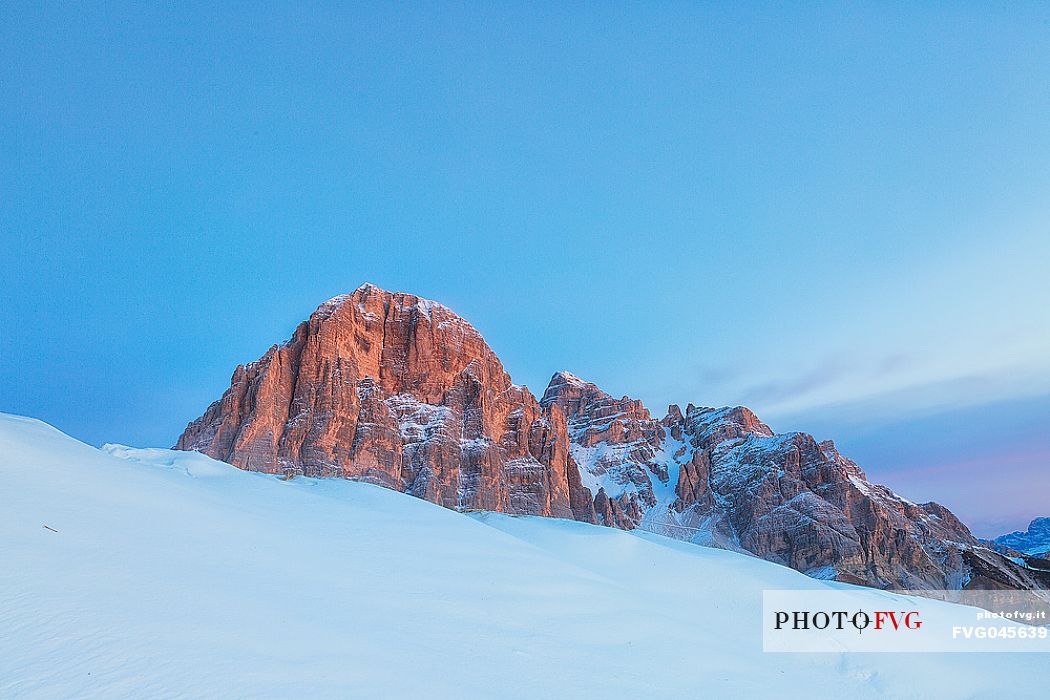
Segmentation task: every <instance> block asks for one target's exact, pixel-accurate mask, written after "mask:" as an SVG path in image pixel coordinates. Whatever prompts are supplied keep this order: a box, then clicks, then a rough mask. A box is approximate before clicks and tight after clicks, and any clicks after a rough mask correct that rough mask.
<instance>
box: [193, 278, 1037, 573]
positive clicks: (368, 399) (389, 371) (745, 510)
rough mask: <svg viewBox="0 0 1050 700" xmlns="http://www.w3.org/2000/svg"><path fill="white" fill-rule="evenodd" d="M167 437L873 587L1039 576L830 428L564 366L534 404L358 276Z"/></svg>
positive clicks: (490, 358) (449, 335) (483, 360)
mask: <svg viewBox="0 0 1050 700" xmlns="http://www.w3.org/2000/svg"><path fill="white" fill-rule="evenodd" d="M176 447H177V448H178V449H184V450H199V451H201V452H204V453H205V454H208V455H210V456H212V457H215V458H217V459H221V460H224V461H226V462H229V463H231V464H234V465H236V466H238V467H241V468H243V469H249V470H253V471H261V472H268V473H275V474H287V475H298V474H303V475H308V476H315V477H343V478H348V479H358V480H363V481H369V482H372V483H376V484H381V485H383V486H386V487H389V488H393V489H397V490H399V491H404V492H406V493H409V494H412V495H414V496H417V497H419V498H423V499H426V500H428V501H432V502H434V503H438V504H440V505H443V506H445V507H448V508H456V509H460V510H493V511H503V512H507V513H515V514H529V515H542V516H550V517H561V518H575V519H578V520H582V521H586V522H591V523H599V524H603V525H608V526H612V527H619V528H625V529H630V528H635V527H640V528H644V529H647V530H651V531H655V532H658V533H662V534H666V535H669V536H672V537H676V538H679V539H683V540H689V541H692V542H696V543H699V544H708V545H713V546H718V547H725V548H729V549H734V550H739V551H746V552H750V553H753V554H755V555H757V556H760V557H763V558H765V559H769V560H772V561H775V562H779V563H782V564H785V565H787V566H790V567H793V568H795V569H798V570H800V571H803V572H806V573H809V574H810V575H813V576H817V577H822V578H836V579H838V580H841V581H848V582H855V583H863V584H867V585H871V586H878V587H897V588H911V589H958V588H962V587H964V586H967V585H970V584H971V583H974V585H976V583H975V582H980V583H981V584H982V585H985V584H987V585H992V584H993V583H995V584H996V585H999V584H1002V585H1016V586H1019V587H1039V584H1038V582H1036V581H1034V580H1033V579H1031V576H1032V575H1033V574H1032V573H1031V572H1030V571H1028V570H1027V569H1026V568H1025V567H1024V566H1022V565H1018V564H1017V563H1015V562H1012V561H1011V560H1010V559H1009V558H1007V557H1005V556H1003V555H1001V554H999V553H996V552H994V551H992V550H990V549H987V548H984V547H982V546H981V544H980V543H979V542H977V541H976V540H975V539H974V538H973V536H972V535H971V534H970V532H969V530H968V529H967V528H966V527H965V526H964V525H963V524H962V523H961V522H959V520H958V519H957V518H955V516H954V515H952V514H951V513H950V512H949V511H948V510H947V509H945V508H943V507H942V506H939V505H937V504H936V503H926V504H921V505H920V504H915V503H912V502H910V501H908V500H906V499H904V498H901V497H900V496H898V495H896V494H895V493H893V492H892V491H890V490H889V489H887V488H885V487H883V486H876V485H874V484H871V483H870V482H868V480H867V478H866V477H865V475H864V473H863V471H861V469H860V468H859V467H858V466H857V465H856V464H855V463H854V462H852V461H850V460H849V459H847V458H845V457H843V456H842V455H840V454H839V452H838V450H837V449H836V448H835V446H834V444H833V443H831V442H830V441H825V442H819V443H818V442H817V441H816V440H815V439H814V438H813V437H811V436H810V435H807V434H805V433H787V434H783V435H777V434H774V433H773V431H772V430H770V428H769V427H768V426H767V425H766V424H764V423H763V422H762V421H760V420H759V419H758V417H757V416H755V414H754V413H752V412H751V411H750V410H748V409H747V408H743V407H735V408H718V409H715V408H702V407H696V406H693V405H691V404H690V405H689V406H688V407H687V408H686V410H685V411H684V412H683V411H682V410H681V409H680V408H679V407H678V406H671V407H669V409H668V412H667V415H666V416H664V417H663V418H662V419H660V420H656V419H654V418H653V417H652V416H651V415H650V413H649V411H648V410H647V409H646V408H645V407H644V406H643V405H642V404H641V402H639V401H636V400H633V399H630V398H628V397H626V396H625V397H622V398H619V399H617V398H614V397H612V396H610V395H609V394H607V393H605V392H604V391H602V390H601V389H599V388H598V387H597V386H595V385H594V384H591V383H589V382H585V381H583V380H581V379H579V378H578V377H576V376H574V375H572V374H569V373H567V372H561V373H558V374H556V375H554V377H553V378H552V380H551V382H550V385H549V386H548V387H547V390H546V391H545V393H544V395H543V398H542V400H541V401H537V400H536V398H535V397H534V396H533V395H532V394H531V393H530V392H529V390H528V389H526V388H525V387H523V386H518V385H515V384H513V383H512V382H511V380H510V377H509V376H508V375H507V373H506V371H504V369H503V366H502V364H501V363H500V361H499V359H498V358H497V357H496V355H495V353H493V351H492V350H491V348H489V346H488V345H487V344H486V343H485V341H484V340H483V339H482V337H481V335H480V334H479V333H478V332H477V331H476V330H475V329H474V328H473V326H471V325H470V324H469V323H467V322H466V321H465V320H463V319H462V318H460V317H459V316H457V315H456V314H454V313H453V312H452V311H450V310H449V309H447V308H446V307H444V306H442V305H441V304H438V303H436V302H432V301H428V300H425V299H421V298H419V297H416V296H413V295H410V294H400V293H391V292H387V291H384V290H381V289H379V288H377V287H374V286H372V285H364V286H362V287H360V288H359V289H358V290H356V291H355V292H354V293H353V294H350V295H344V296H340V297H336V298H334V299H331V300H329V301H327V302H325V303H324V304H322V305H321V306H320V307H319V308H318V309H317V310H316V311H315V312H314V313H313V314H312V315H311V316H310V318H309V319H308V320H307V321H304V322H303V323H302V324H300V325H299V327H298V328H296V330H295V332H294V334H293V335H292V337H291V339H290V340H288V341H287V342H286V343H284V344H283V345H279V346H274V347H272V348H270V350H269V351H267V352H266V354H265V355H263V357H262V358H260V359H259V360H257V361H256V362H253V363H251V364H248V365H246V366H241V367H238V368H237V369H236V371H235V372H234V374H233V379H232V382H231V386H230V388H229V389H228V390H227V391H226V393H225V394H224V395H223V396H222V398H221V399H220V400H219V401H216V402H215V403H214V404H212V405H211V406H210V407H209V408H208V409H207V411H206V412H205V413H204V415H203V416H201V417H200V418H198V419H197V420H195V421H193V422H192V423H191V424H190V425H189V426H188V427H187V428H186V431H185V432H184V433H183V435H182V436H181V437H180V438H179V441H178V444H177V445H176ZM1033 525H1034V524H1033ZM1015 534H1017V533H1015ZM1003 582H1007V583H1003Z"/></svg>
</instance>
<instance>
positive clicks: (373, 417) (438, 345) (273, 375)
mask: <svg viewBox="0 0 1050 700" xmlns="http://www.w3.org/2000/svg"><path fill="white" fill-rule="evenodd" d="M176 448H177V449H180V450H197V451H200V452H203V453H204V454H207V455H210V456H212V457H215V458H216V459H220V460H223V461H225V462H229V463H230V464H233V465H235V466H238V467H241V468H242V469H248V470H251V471H260V472H266V473H271V474H286V475H289V476H291V475H306V476H339V477H344V478H348V479H359V480H362V481H368V482H370V483H375V484H379V485H382V486H387V487H389V488H393V489H396V490H398V491H404V492H406V493H409V494H412V495H413V496H418V497H419V498H423V499H425V500H428V501H431V502H434V503H437V504H440V505H443V506H445V507H447V508H458V509H465V510H490V511H500V512H507V513H515V514H522V515H546V516H552V517H560V518H575V519H578V520H584V521H588V522H592V521H593V520H594V516H593V512H592V507H591V498H590V495H589V494H587V493H586V491H585V490H584V489H583V488H582V486H581V482H580V474H579V470H578V469H577V468H576V465H575V463H574V462H573V461H572V459H571V458H570V457H569V441H568V437H567V434H566V423H565V417H564V416H563V415H562V413H561V411H560V410H559V409H558V408H556V407H553V408H552V407H548V408H544V407H542V406H540V404H539V402H538V401H537V400H536V398H535V397H534V396H533V395H532V394H531V393H530V392H529V390H528V389H526V388H525V387H522V386H518V385H516V384H513V383H512V382H511V380H510V377H509V376H508V375H507V373H506V371H504V369H503V365H502V364H500V361H499V359H498V358H497V357H496V355H495V353H493V352H492V350H491V348H489V346H488V345H487V344H486V343H485V341H484V340H483V339H482V337H481V335H480V334H479V333H478V332H477V331H476V330H475V329H474V327H473V326H471V325H470V324H469V323H467V322H466V321H464V320H463V319H462V318H460V317H459V316H457V315H456V314H454V313H452V312H451V311H450V310H449V309H447V308H446V307H444V306H442V305H441V304H438V303H436V302H433V301H429V300H425V299H420V298H419V297H416V296H413V295H410V294H394V293H391V292H386V291H383V290H381V289H379V288H378V287H375V286H372V285H369V284H366V285H363V286H361V287H360V288H358V289H357V290H356V291H355V292H354V293H353V294H350V295H345V296H340V297H336V298H334V299H331V300H329V301H327V302H325V303H324V304H322V305H321V306H320V307H319V308H318V309H317V311H315V312H314V313H313V315H311V316H310V318H309V319H308V320H307V321H304V322H303V323H302V324H300V325H299V327H298V328H297V329H296V330H295V333H294V334H293V335H292V338H291V339H290V340H289V341H288V342H286V343H284V344H283V345H280V346H277V345H275V346H273V347H272V348H270V350H269V351H268V352H267V353H266V354H265V355H263V357H262V358H260V359H259V360H258V361H256V362H253V363H251V364H249V365H247V366H243V367H238V368H237V370H236V371H235V372H234V375H233V381H232V384H231V386H230V388H229V389H228V390H227V391H226V393H225V394H224V395H223V397H222V398H221V399H220V400H219V401H217V402H216V403H214V404H212V405H211V407H210V408H208V410H207V411H206V412H205V413H204V415H203V416H201V417H200V418H199V419H197V420H196V421H194V422H193V423H191V424H190V425H189V427H187V428H186V431H185V432H184V433H183V434H182V437H180V438H179V441H178V444H177V445H176Z"/></svg>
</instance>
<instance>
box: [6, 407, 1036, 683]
mask: <svg viewBox="0 0 1050 700" xmlns="http://www.w3.org/2000/svg"><path fill="white" fill-rule="evenodd" d="M0 504H2V507H0V533H2V535H3V537H2V540H0V547H2V550H0V600H2V601H3V603H2V606H0V697H4V698H22V697H27V698H54V697H78V698H81V697H89V698H90V697H97V698H160V697H163V698H175V697H194V698H201V697H252V698H265V697H310V698H327V697H393V698H398V697H428V698H433V697H437V698H492V697H500V698H526V697H551V698H609V697H640V698H650V697H654V698H655V697H674V698H692V697H729V698H733V697H770V696H771V695H772V694H776V695H779V696H781V697H806V698H823V697H828V698H830V697H843V696H846V697H850V698H869V697H892V698H906V697H916V698H918V697H923V698H929V697H937V698H971V697H972V698H995V697H1003V696H1004V695H1005V694H1006V692H1007V691H1008V692H1009V693H1011V695H1010V696H1011V697H1032V698H1035V697H1044V696H1045V680H1042V679H1040V678H1039V676H1040V675H1041V674H1045V670H1046V668H1047V659H1048V658H1050V657H1047V656H1046V655H1044V654H1018V655H1013V654H987V655H981V654H919V655H905V654H866V655H860V654H764V653H763V652H762V651H761V635H760V632H759V629H760V623H759V617H760V614H761V593H762V590H763V589H768V588H810V589H812V588H817V589H819V588H821V587H824V586H831V585H834V586H835V588H836V589H837V590H845V589H848V588H849V587H845V586H844V585H842V584H825V583H822V582H819V581H814V580H812V579H809V578H807V577H805V576H803V575H802V574H799V573H797V572H794V571H792V570H790V569H787V568H784V567H780V566H777V565H774V564H770V563H768V562H764V561H761V560H759V559H756V558H752V557H748V556H744V555H740V554H736V553H732V552H728V551H723V550H714V549H707V548H703V547H696V546H693V545H688V544H684V543H681V542H676V541H673V540H668V539H664V538H661V537H658V536H655V535H649V534H635V533H630V532H623V531H619V530H614V529H609V528H601V527H595V526H590V525H585V524H581V523H576V522H569V521H561V520H554V519H544V518H512V517H507V516H500V515H495V514H481V515H472V516H468V515H464V514H459V513H456V512H453V511H450V510H446V509H443V508H441V507H438V506H436V505H433V504H431V503H428V502H426V501H422V500H418V499H415V498H412V497H409V496H406V495H404V494H401V493H397V492H395V491H390V490H386V489H382V488H379V487H375V486H370V485H367V484H362V483H354V482H348V481H343V480H334V479H333V480H312V479H303V478H297V479H293V480H291V481H281V480H279V479H277V478H275V477H273V476H267V475H262V474H255V473H249V472H243V471H240V470H237V469H235V468H233V467H230V466H228V465H225V464H222V463H220V462H215V461H213V460H211V459H208V458H206V457H203V456H201V455H197V454H194V453H185V452H171V451H168V450H134V449H130V448H121V447H115V446H114V447H109V448H107V450H106V451H102V450H96V449H94V448H91V447H88V446H87V445H84V444H82V443H79V442H76V441H75V440H72V439H71V438H69V437H67V436H65V435H63V434H61V433H60V432H58V431H57V430H55V429H54V428H51V427H50V426H47V425H45V424H43V423H40V422H38V421H34V420H31V419H26V418H19V417H15V416H8V415H5V414H0ZM45 525H46V526H47V527H48V528H52V529H53V530H56V531H57V532H54V531H52V530H51V529H47V528H45ZM850 590H855V595H856V596H858V601H864V600H870V599H871V597H872V596H877V597H879V600H880V601H886V600H888V599H891V598H893V596H891V595H890V594H887V593H884V592H880V591H872V590H868V589H850ZM910 604H912V605H914V604H916V603H915V602H914V601H913V600H912V601H910ZM917 604H918V605H920V606H922V607H923V609H924V610H929V611H930V614H931V615H933V614H937V613H938V611H939V612H940V614H949V615H950V614H952V613H953V611H955V610H962V609H961V608H957V607H956V606H949V605H946V604H943V603H935V602H933V601H921V602H919V603H917Z"/></svg>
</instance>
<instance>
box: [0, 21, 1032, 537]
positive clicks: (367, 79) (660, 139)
mask: <svg viewBox="0 0 1050 700" xmlns="http://www.w3.org/2000/svg"><path fill="white" fill-rule="evenodd" d="M349 5H350V4H331V5H327V4H323V3H322V4H311V5H310V6H309V7H310V10H309V12H304V11H303V10H302V8H303V7H304V6H303V5H301V4H297V3H286V4H282V3H274V4H267V5H266V7H265V8H262V7H260V6H259V5H258V4H244V5H241V6H237V5H235V4H225V3H223V7H221V8H219V7H212V6H210V5H208V4H201V5H198V6H196V7H191V5H190V4H186V5H182V4H180V6H179V7H178V8H176V7H174V6H164V7H144V6H140V5H139V4H134V3H127V4H122V3H106V4H105V6H104V7H103V6H101V5H98V6H94V7H92V6H83V5H77V6H73V5H69V6H66V5H64V4H60V3H54V4H52V3H48V4H47V5H46V6H45V5H43V4H35V3H34V4H30V3H4V4H3V5H2V6H0V95H2V99H0V163H2V167H0V280H2V282H0V411H5V412H11V413H17V414H23V415H30V416H33V417H37V418H40V419H43V420H45V421H47V422H49V423H52V424H53V425H55V426H57V427H58V428H60V429H62V430H63V431H65V432H68V433H69V434H71V435H73V436H74V437H77V438H79V439H82V440H84V441H86V442H89V443H92V444H96V445H97V444H101V443H103V442H121V443H126V444H132V445H141V446H146V445H158V446H170V445H171V444H173V443H174V441H175V439H176V438H177V436H178V434H179V433H180V432H181V431H182V429H183V428H184V427H185V424H186V423H187V422H188V421H189V420H191V419H193V418H195V417H197V416H198V415H199V414H200V413H201V412H203V410H204V408H205V407H206V406H207V405H208V403H210V402H211V401H212V400H214V399H216V398H218V396H219V395H221V393H222V391H223V390H224V389H225V388H226V386H227V385H228V382H229V379H230V375H231V373H232V371H233V368H234V367H235V366H236V365H237V364H238V363H243V362H247V361H250V360H253V359H256V358H257V357H258V356H259V355H261V354H262V353H263V352H264V351H265V350H266V349H267V348H268V347H269V346H270V345H272V344H273V343H276V342H280V341H282V340H284V339H285V338H287V337H288V336H289V335H290V334H291V331H292V330H293V328H294V327H295V325H296V323H297V322H299V321H300V320H302V319H303V318H305V317H306V316H308V315H309V313H310V312H311V311H312V310H313V309H314V308H315V307H316V306H317V305H318V304H319V303H321V302H322V301H324V300H325V299H327V298H329V297H332V296H334V295H336V294H340V293H344V292H349V291H351V290H353V289H355V288H356V287H358V286H359V285H360V284H361V283H363V282H365V281H369V282H372V283H374V284H377V285H379V286H381V287H384V288H387V289H392V290H399V291H407V292H412V293H415V294H419V295H421V296H425V297H428V298H433V299H437V300H439V301H441V302H443V303H445V304H446V305H448V306H449V307H451V308H452V309H454V310H455V311H457V312H458V313H460V314H461V315H463V316H464V317H465V318H467V319H468V320H469V321H471V322H472V323H473V324H474V325H475V326H476V327H477V328H478V330H480V331H481V333H482V334H483V335H484V336H485V338H486V339H487V340H488V342H489V344H490V345H491V346H492V347H493V349H494V350H495V351H496V353H497V354H498V355H499V356H500V358H501V359H502V360H503V362H504V364H505V366H506V368H507V370H508V371H509V372H510V374H511V376H512V377H513V378H514V380H515V381H517V382H518V383H524V384H527V385H528V386H529V387H530V388H531V389H532V390H533V392H534V393H537V394H539V393H542V391H543V388H544V387H545V385H546V383H547V380H548V379H549V378H550V375H551V374H552V373H553V372H555V371H558V370H563V369H564V370H570V371H572V372H574V373H575V374H577V375H579V376H581V377H583V378H585V379H588V380H590V381H594V382H596V383H598V384H599V385H600V386H602V387H603V388H605V389H606V390H608V391H609V392H610V393H613V394H617V395H621V394H629V395H631V396H633V397H636V398H640V399H642V400H643V401H644V402H645V403H646V405H647V406H649V407H650V409H652V410H653V411H654V413H657V414H659V415H663V412H664V409H665V408H666V406H667V404H669V403H672V402H677V403H681V404H682V405H684V404H686V403H689V402H692V403H694V404H697V405H723V404H745V405H748V406H750V407H752V408H753V409H754V410H755V411H756V412H757V413H758V414H759V415H760V416H761V417H762V418H763V419H764V420H766V421H767V422H768V423H770V425H771V426H772V427H773V428H774V429H776V430H779V431H787V430H795V429H798V430H807V431H810V432H813V433H814V434H815V435H816V436H817V437H818V438H820V439H824V438H833V439H835V440H836V442H837V443H838V444H839V447H840V449H841V450H842V451H843V452H844V453H845V454H847V455H849V456H851V457H852V458H854V459H855V460H856V461H857V462H858V463H860V464H861V465H862V466H863V467H864V468H865V469H866V471H867V472H868V475H869V477H871V478H873V479H874V480H876V481H879V482H883V483H886V484H888V485H890V486H891V487H893V488H894V489H895V490H897V491H898V492H900V493H901V494H902V495H903V496H905V497H908V498H911V499H913V500H922V501H925V500H931V499H932V500H938V501H940V502H942V503H944V504H946V505H948V506H949V507H951V508H953V509H954V510H956V511H957V512H958V513H959V514H960V515H961V516H962V517H963V519H964V521H965V522H967V524H969V525H971V527H973V528H974V530H975V532H976V533H977V534H978V535H994V534H998V533H1000V532H1003V531H1007V530H1012V529H1017V528H1021V527H1023V526H1024V525H1026V524H1027V521H1028V520H1030V519H1031V518H1032V517H1035V516H1037V515H1050V274H1048V272H1047V271H1048V268H1050V167H1048V164H1050V118H1048V117H1050V42H1047V41H1046V38H1047V36H1050V6H1048V5H1045V4H1036V3H1031V4H1028V3H1013V4H1010V5H1001V6H988V5H987V4H978V3H965V2H964V3H952V4H947V3H945V4H935V3H929V4H923V5H922V6H920V5H914V6H905V5H901V6H899V7H892V6H890V5H888V4H885V3H880V4H867V3H850V4H849V5H848V6H845V7H839V8H834V7H831V6H827V5H818V4H803V5H799V6H796V7H789V6H786V5H783V4H768V5H767V4H762V3H746V4H744V3H737V4H729V3H660V4H659V6H656V4H655V3H654V4H649V3H646V4H613V3H603V4H601V5H597V4H589V3H578V4H573V5H572V7H564V6H562V5H561V4H559V3H549V4H547V3H540V4H538V5H530V6H528V7H526V6H525V5H519V6H515V5H512V4H504V3H477V4H474V3H456V4H449V3H433V4H431V3H414V4H412V5H400V6H399V5H392V4H391V5H379V4H377V5H367V4H356V3H354V4H353V6H352V7H351V6H349Z"/></svg>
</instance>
